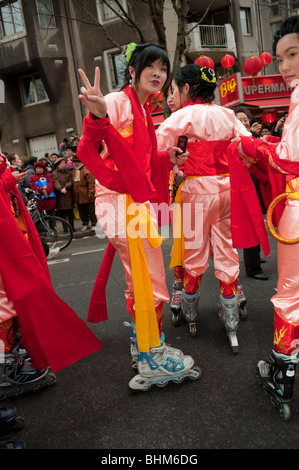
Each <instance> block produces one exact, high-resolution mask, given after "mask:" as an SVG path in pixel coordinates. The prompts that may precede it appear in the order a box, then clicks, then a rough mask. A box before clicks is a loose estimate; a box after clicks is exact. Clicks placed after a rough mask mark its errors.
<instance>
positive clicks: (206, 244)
mask: <svg viewBox="0 0 299 470" xmlns="http://www.w3.org/2000/svg"><path fill="white" fill-rule="evenodd" d="M215 88H216V77H215V74H214V71H213V70H212V69H207V68H201V67H199V66H197V65H195V64H192V65H187V66H185V67H182V68H181V69H180V70H179V71H177V72H176V73H175V75H174V79H173V81H172V92H173V97H174V100H175V102H176V106H177V107H178V108H180V109H178V111H176V112H175V113H173V114H172V115H171V116H170V117H169V118H167V119H166V120H165V121H164V122H163V123H162V124H161V125H160V126H159V128H158V129H157V142H158V148H159V150H160V151H165V150H167V149H168V148H171V147H172V146H173V145H175V143H176V142H177V141H178V137H179V136H180V135H185V136H187V137H188V139H189V140H188V146H187V150H188V152H189V155H188V159H187V160H186V162H185V163H184V182H183V184H182V185H181V186H180V188H179V190H178V193H177V197H176V202H177V203H178V207H177V211H176V212H175V216H176V217H177V221H178V222H179V219H181V222H182V223H181V224H180V223H177V222H175V230H178V232H175V233H174V247H173V253H172V261H171V265H170V267H175V266H184V268H185V275H184V289H183V294H182V315H183V318H185V319H186V320H187V322H188V323H189V327H190V331H191V333H192V334H195V331H196V322H195V319H196V316H197V311H198V302H199V286H200V283H201V279H202V276H203V274H204V273H205V271H206V270H207V269H208V261H209V257H210V255H211V252H212V253H213V261H214V267H215V276H216V277H217V278H218V279H219V281H220V292H221V295H220V304H221V310H220V317H221V319H222V320H223V322H224V324H225V328H226V331H227V334H228V338H229V341H230V344H231V347H232V349H233V352H238V341H237V336H236V330H237V326H238V321H239V310H238V299H237V283H238V274H239V257H238V253H237V251H236V250H235V249H233V246H232V237H231V228H230V212H231V211H230V181H229V175H228V161H227V148H228V146H229V144H230V140H231V139H232V138H234V137H236V136H240V135H246V136H247V135H251V134H250V133H249V132H248V131H247V130H246V129H245V127H244V126H243V125H242V124H241V123H240V121H239V120H238V119H237V118H236V117H235V114H234V112H233V111H231V110H229V109H227V108H223V107H220V106H217V105H215V104H213V103H212V101H213V100H214V98H215V96H214V90H215ZM179 212H181V214H179ZM180 215H181V217H180Z"/></svg>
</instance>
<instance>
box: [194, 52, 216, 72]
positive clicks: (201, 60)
mask: <svg viewBox="0 0 299 470" xmlns="http://www.w3.org/2000/svg"><path fill="white" fill-rule="evenodd" d="M194 64H195V65H198V66H199V67H207V68H208V69H213V68H215V64H214V61H213V59H211V57H207V56H206V55H201V56H199V57H198V58H197V59H196V60H195V61H194Z"/></svg>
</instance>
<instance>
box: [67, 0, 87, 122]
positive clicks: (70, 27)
mask: <svg viewBox="0 0 299 470" xmlns="http://www.w3.org/2000/svg"><path fill="white" fill-rule="evenodd" d="M64 6H65V11H66V16H67V24H68V30H69V37H70V42H71V49H72V57H73V62H74V67H75V76H76V81H77V86H78V93H79V90H80V88H81V82H80V75H79V73H78V61H77V54H76V47H75V42H74V34H73V28H72V22H71V16H70V7H69V2H68V0H64ZM78 100H79V98H78ZM80 109H81V118H82V119H83V118H84V117H85V109H84V106H83V104H82V102H81V101H80Z"/></svg>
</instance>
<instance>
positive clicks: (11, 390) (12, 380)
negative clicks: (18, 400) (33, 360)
mask: <svg viewBox="0 0 299 470" xmlns="http://www.w3.org/2000/svg"><path fill="white" fill-rule="evenodd" d="M11 353H13V358H12V357H11V356H12V354H11ZM11 353H10V354H9V359H8V360H4V364H3V363H2V364H0V370H1V369H2V373H1V375H0V401H1V400H4V399H6V398H8V397H11V396H16V395H21V394H22V393H25V392H30V391H34V390H37V389H39V388H41V387H44V386H46V385H53V384H54V383H56V375H55V374H54V373H53V372H50V371H49V369H48V368H47V369H42V370H36V369H34V368H33V367H32V366H31V364H30V360H29V359H25V357H24V356H20V355H19V354H18V349H14V350H13V351H11ZM5 356H6V355H5Z"/></svg>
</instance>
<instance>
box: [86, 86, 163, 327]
mask: <svg viewBox="0 0 299 470" xmlns="http://www.w3.org/2000/svg"><path fill="white" fill-rule="evenodd" d="M105 100H106V102H107V109H108V115H109V118H110V122H111V124H112V125H113V126H114V128H115V129H116V130H117V131H118V132H119V134H120V135H121V136H122V137H123V138H125V139H126V140H127V141H128V142H129V143H131V142H132V139H133V114H132V109H131V102H130V99H129V98H128V96H127V95H126V94H125V93H123V92H116V93H110V94H108V95H106V96H105ZM102 156H103V158H104V159H105V152H103V154H102ZM150 156H151V148H150V147H149V149H148V155H147V159H148V160H147V167H146V173H147V174H148V175H149V177H150V174H151V169H150ZM111 164H113V161H110V162H109V163H108V165H111ZM145 205H146V206H147V208H148V210H149V212H150V214H151V218H152V220H153V222H154V224H155V226H156V227H157V217H156V213H155V211H154V210H153V208H152V206H151V204H150V202H146V203H145ZM125 208H126V206H125V195H123V194H120V193H118V192H116V191H112V190H110V189H108V188H106V187H104V186H103V185H101V184H100V183H99V182H98V181H96V200H95V209H96V216H97V219H98V222H99V224H100V226H101V227H102V229H103V231H104V232H105V234H106V236H107V237H108V239H109V241H110V242H111V243H112V245H113V246H114V248H115V249H116V250H117V252H118V254H119V256H120V259H121V261H122V264H123V267H124V271H125V279H126V284H127V287H128V289H127V290H126V291H125V298H126V301H127V308H128V312H129V313H130V315H131V316H132V317H133V319H134V289H133V280H132V270H131V262H130V254H129V246H128V240H127V235H126V226H125ZM141 236H142V234H141ZM142 242H143V246H144V250H145V254H146V261H147V266H148V271H149V274H150V279H151V284H152V289H153V295H154V302H155V309H156V314H157V319H158V323H161V321H162V312H163V302H169V294H168V290H167V287H166V279H165V269H164V261H163V255H162V250H161V247H159V248H152V247H151V245H150V243H149V242H148V240H147V239H146V238H143V237H142ZM160 326H161V325H160Z"/></svg>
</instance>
